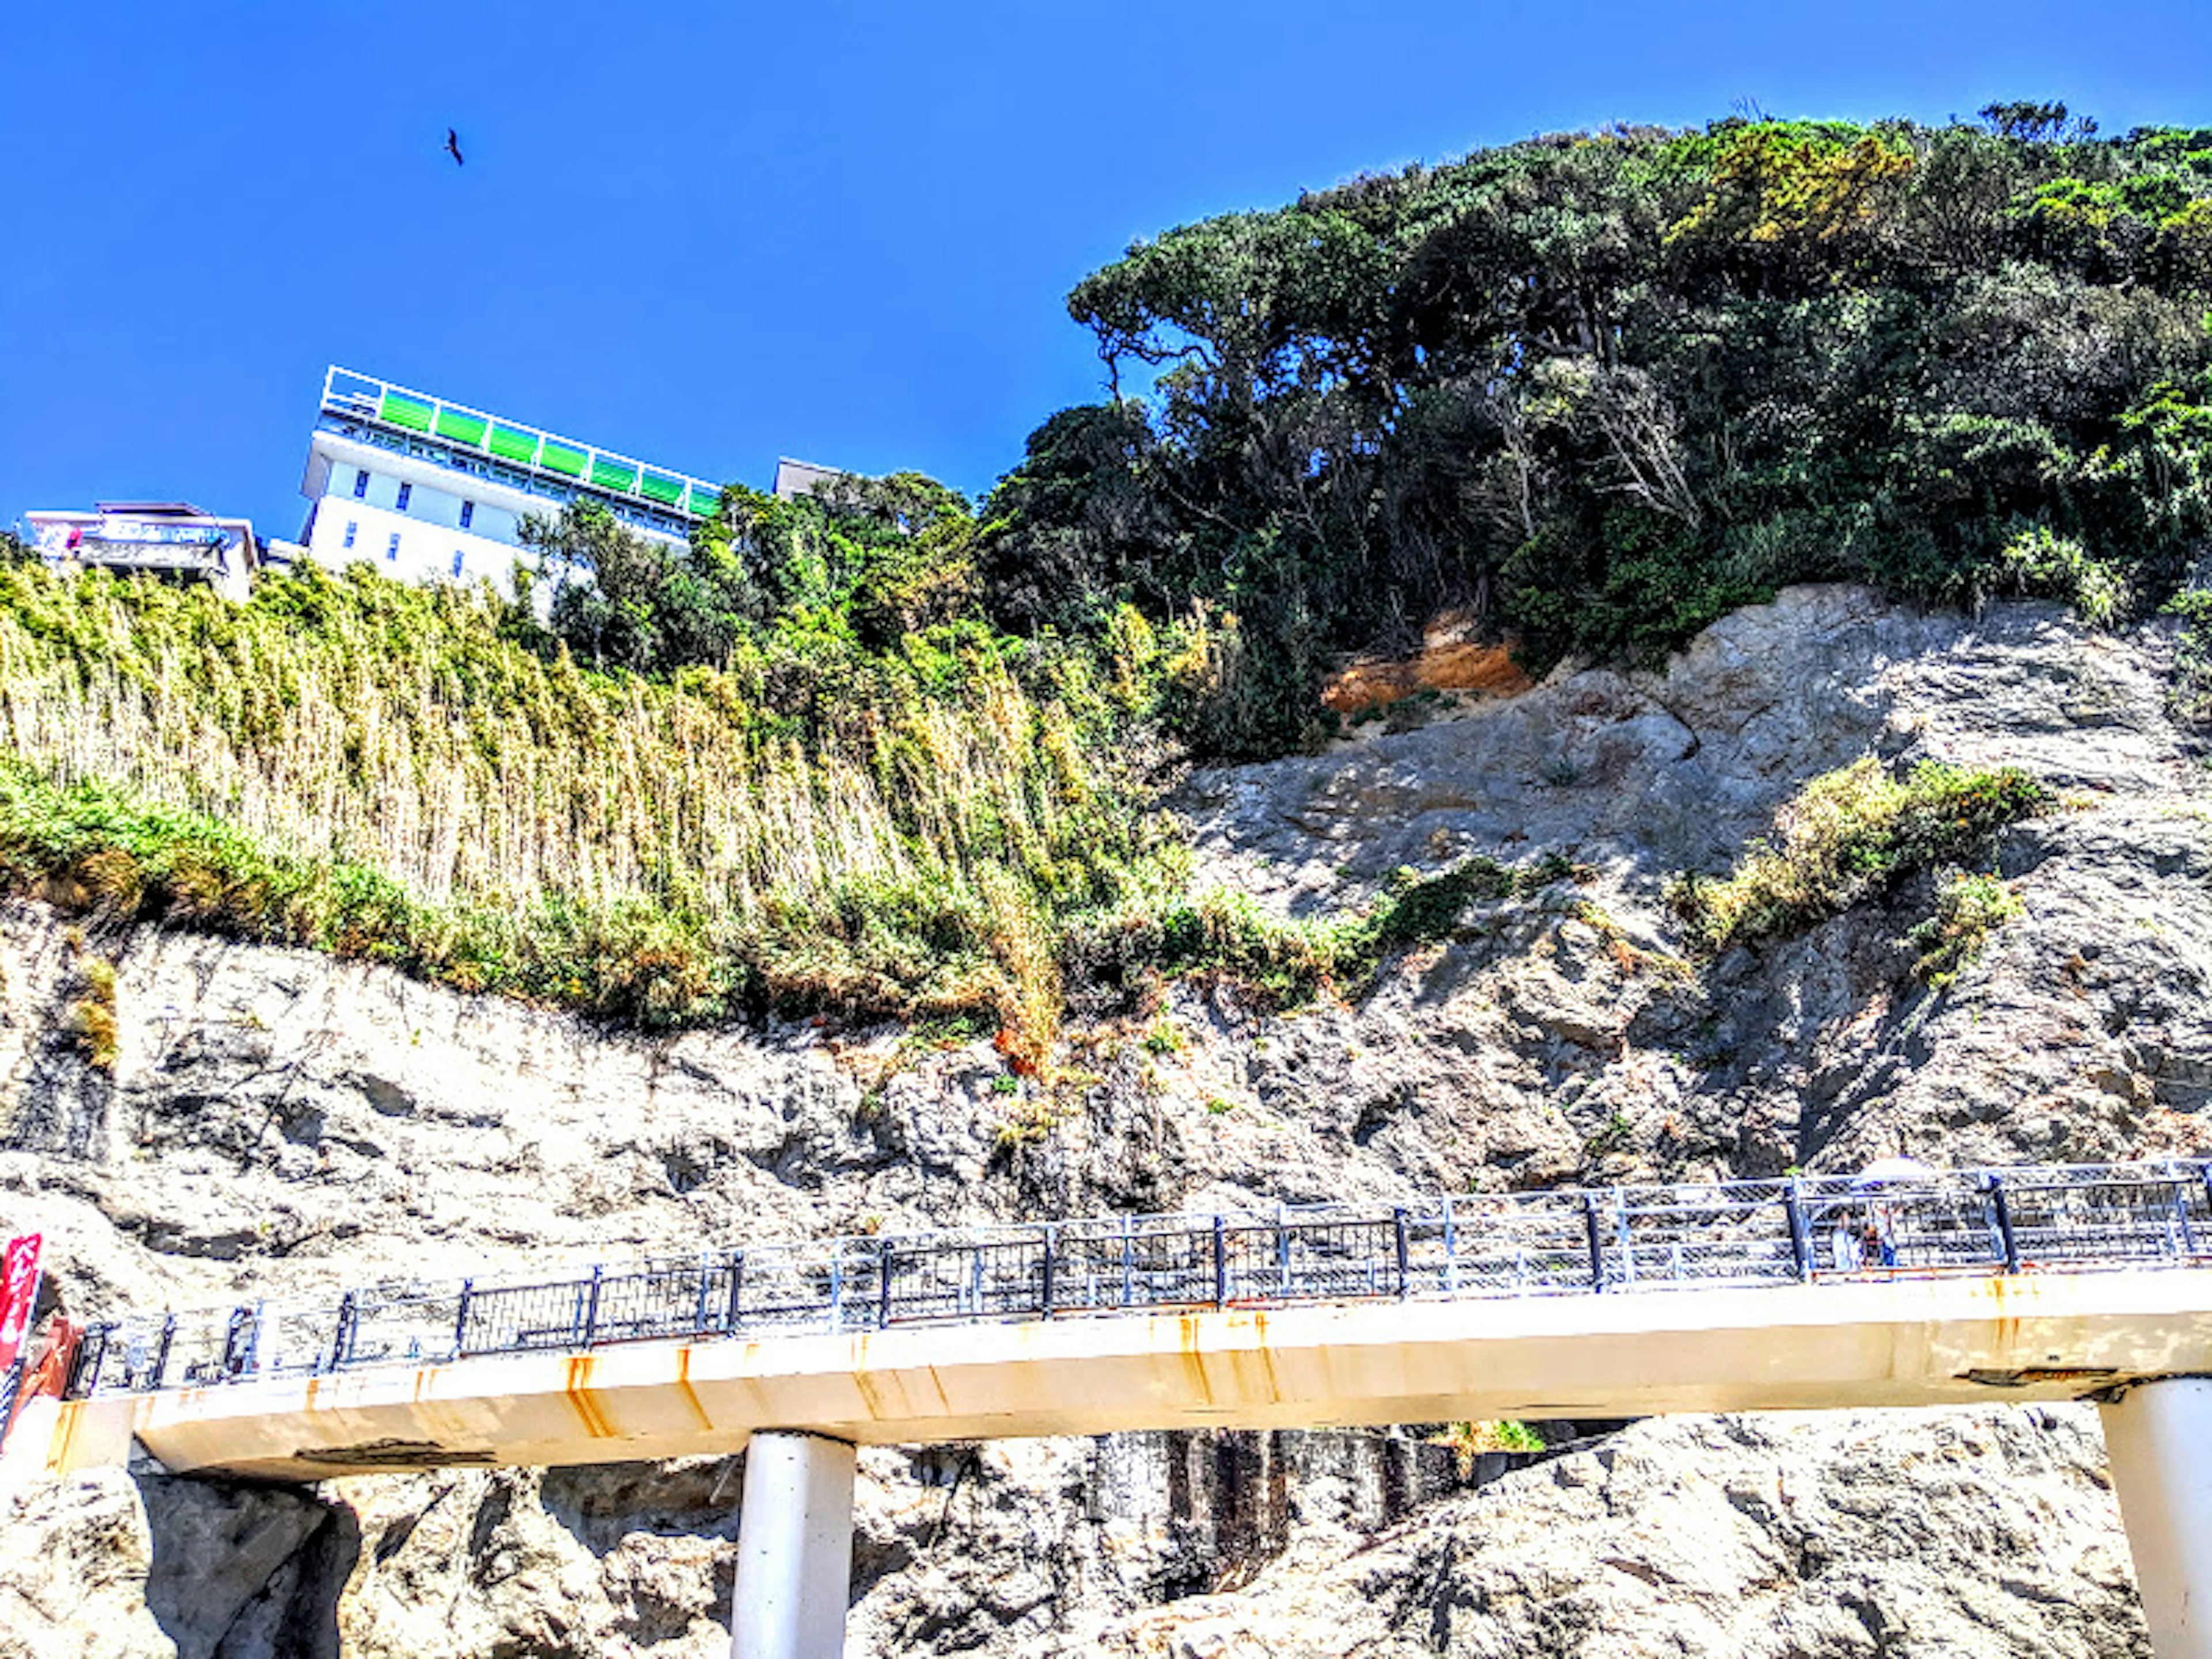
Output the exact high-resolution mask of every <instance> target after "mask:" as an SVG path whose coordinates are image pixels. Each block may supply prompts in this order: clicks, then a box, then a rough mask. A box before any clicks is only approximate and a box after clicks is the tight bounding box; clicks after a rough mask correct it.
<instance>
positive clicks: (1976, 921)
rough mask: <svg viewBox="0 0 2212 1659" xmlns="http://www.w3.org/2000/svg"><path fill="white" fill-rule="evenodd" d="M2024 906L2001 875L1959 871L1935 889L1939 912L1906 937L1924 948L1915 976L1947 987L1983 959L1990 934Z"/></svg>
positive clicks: (1920, 950)
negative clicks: (1983, 874)
mask: <svg viewBox="0 0 2212 1659" xmlns="http://www.w3.org/2000/svg"><path fill="white" fill-rule="evenodd" d="M2023 908H2024V907H2023V906H2022V905H2021V901H2020V896H2019V895H2018V894H2016V893H2015V892H2014V891H2013V890H2011V889H2010V888H2009V887H2008V886H2006V885H2005V884H2004V882H2003V881H2002V878H1999V877H1997V876H1995V875H1987V876H1978V875H1970V874H1967V873H1966V872H1954V874H1953V875H1952V876H1951V877H1950V878H1949V879H1948V880H1947V881H1946V882H1945V883H1944V884H1943V885H1942V887H1941V888H1939V889H1938V890H1937V891H1936V914H1935V915H1932V916H1930V917H1929V918H1928V919H1927V920H1926V921H1923V922H1920V923H1918V924H1917V925H1916V926H1915V927H1913V929H1912V930H1911V933H1907V934H1906V935H1905V938H1906V939H1908V940H1909V941H1910V942H1911V945H1912V946H1913V947H1914V948H1915V949H1916V950H1917V951H1919V952H1920V957H1919V960H1917V962H1915V963H1913V964H1912V973H1913V976H1914V977H1915V978H1916V979H1919V980H1922V981H1925V982H1926V983H1927V984H1928V985H1929V987H1931V988H1933V989H1935V990H1938V991H1941V990H1943V989H1945V988H1946V987H1948V986H1949V985H1951V984H1952V982H1953V981H1955V980H1956V979H1957V978H1958V977H1959V975H1960V974H1962V973H1964V972H1965V971H1966V969H1968V968H1970V967H1972V965H1973V964H1974V963H1977V962H1978V961H1979V960H1981V955H1982V947H1983V945H1984V944H1986V943H1987V942H1988V940H1989V937H1990V934H1991V933H1995V932H1996V930H1997V929H1998V928H1999V927H2002V925H2003V924H2004V923H2006V922H2007V921H2010V920H2012V918H2013V917H2015V916H2017V915H2020V914H2021V911H2022V909H2023Z"/></svg>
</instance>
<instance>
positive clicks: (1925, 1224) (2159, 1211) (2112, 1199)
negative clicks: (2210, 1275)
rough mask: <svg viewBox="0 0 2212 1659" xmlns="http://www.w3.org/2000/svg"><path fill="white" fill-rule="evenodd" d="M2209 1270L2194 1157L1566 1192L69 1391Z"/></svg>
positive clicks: (212, 1330)
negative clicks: (507, 1357)
mask: <svg viewBox="0 0 2212 1659" xmlns="http://www.w3.org/2000/svg"><path fill="white" fill-rule="evenodd" d="M1869 1230H1871V1235H1872V1236H1871V1237H1870V1238H1869ZM2203 1265H2212V1164H2207V1163H2205V1162H2203V1161H2197V1160H2165V1161H2160V1162H2156V1163H2142V1164H2098V1165H2065V1166H2045V1167H2028V1168H2012V1169H1990V1170H1960V1171H1953V1172H1948V1173H1942V1174H1931V1175H1929V1176H1926V1177H1923V1178H1914V1179H1911V1180H1905V1181H1898V1180H1893V1179H1892V1180H1883V1181H1876V1182H1870V1181H1869V1180H1867V1179H1866V1178H1865V1177H1857V1178H1854V1177H1850V1176H1805V1177H1802V1178H1797V1179H1790V1180H1780V1181H1747V1182H1724V1183H1721V1184H1717V1185H1711V1186H1674V1187H1618V1188H1601V1189H1561V1190H1555V1191H1551V1192H1541V1193H1523V1194H1508V1195H1498V1196H1488V1195H1483V1196H1461V1197H1450V1198H1440V1199H1433V1200H1427V1201H1425V1202H1421V1203H1416V1204H1407V1205H1397V1206H1388V1205H1384V1206H1377V1205H1364V1204H1323V1205H1312V1206H1296V1207H1289V1206H1286V1207H1284V1208H1281V1209H1277V1210H1274V1211H1272V1212H1261V1213H1247V1212H1237V1213H1228V1212H1224V1213H1218V1214H1197V1215H1194V1214H1184V1215H1170V1216H1144V1217H1139V1216H1122V1217H1116V1218H1101V1219H1092V1220H1080V1221H1064V1222H1048V1223H1040V1224H1037V1225H1030V1226H1006V1227H984V1228H963V1229H957V1230H950V1231H937V1232H924V1233H913V1234H905V1235H895V1236H894V1235H883V1236H873V1237H856V1238H840V1239H832V1240H827V1241H823V1242H821V1243H786V1244H770V1245H763V1246H755V1247H750V1248H744V1249H726V1250H715V1251H708V1252H704V1253H702V1254H700V1255H695V1256H684V1257H681V1258H664V1259H657V1260H647V1261H629V1262H623V1263H611V1264H600V1265H598V1266H594V1267H586V1268H580V1269H576V1270H574V1271H573V1272H568V1273H558V1274H555V1275H552V1276H547V1275H544V1274H538V1275H526V1276H516V1277H501V1278H497V1279H492V1278H485V1279H462V1280H459V1281H458V1282H448V1283H444V1284H435V1285H432V1284H416V1283H386V1284H382V1285H369V1286H364V1287H362V1288H360V1289H356V1290H352V1291H347V1292H346V1293H345V1294H344V1295H343V1296H341V1297H337V1298H335V1299H332V1298H328V1297H325V1298H323V1299H320V1300H318V1301H313V1302H264V1303H258V1304H246V1305H242V1306H238V1307H234V1308H228V1309H219V1310H202V1311H198V1312H193V1313H159V1314H142V1315H134V1316H131V1317H129V1318H126V1319H123V1320H119V1321H116V1322H110V1323H107V1324H105V1325H98V1326H94V1328H92V1329H91V1330H90V1331H88V1333H87V1334H86V1339H85V1341H84V1344H83V1346H82V1349H81V1350H80V1354H79V1358H78V1361H77V1364H76V1371H75V1374H74V1375H73V1376H72V1378H71V1381H70V1394H71V1395H72V1397H76V1398H87V1397H90V1396H93V1395H114V1394H126V1393H129V1394H137V1393H149V1392H152V1391H154V1390H157V1389H179V1388H194V1387H204V1386H207V1385H210V1384H215V1383H234V1382H242V1381H246V1380H250V1379H253V1378H258V1377H287V1376H320V1375H326V1374H330V1373H333V1372H341V1371H351V1370H358V1369H362V1368H366V1367H369V1366H375V1365H394V1364H445V1363H448V1362H451V1361H453V1360H457V1359H464V1358H478V1357H483V1356H487V1355H496V1354H518V1353H533V1352H580V1351H584V1350H588V1349H591V1348H593V1347H597V1346H605V1345H608V1344H613V1343H622V1342H638V1341H649V1340H666V1339H681V1340H714V1339H718V1338H723V1337H744V1338H759V1337H768V1336H775V1335H781V1334H792V1335H797V1334H820V1333H824V1332H830V1333H835V1332H840V1331H857V1330H866V1329H884V1328H892V1327H903V1326H911V1325H922V1324H932V1323H945V1324H951V1323H961V1322H971V1323H972V1322H1003V1321H1009V1320H1034V1319H1056V1318H1068V1317H1097V1316H1115V1315H1126V1314H1140V1313H1152V1312H1158V1311H1164V1310H1192V1309H1208V1308H1212V1309H1225V1308H1245V1307H1282V1306H1288V1305H1292V1304H1300V1303H1341V1302H1352V1301H1363V1300H1375V1299H1400V1300H1412V1299H1416V1298H1420V1299H1458V1298H1471V1297H1545V1296H1549V1297H1557V1296H1588V1295H1619V1294H1625V1293H1633V1292H1656V1291H1680V1290H1692V1289H1698V1288H1701V1287H1711V1286H1715V1285H1729V1286H1757V1285H1805V1284H1814V1285H1818V1284H1823V1283H1833V1282H1838V1281H1843V1282H1862V1283H1863V1282H1865V1281H1867V1280H1868V1279H1893V1278H1911V1277H1925V1276H1929V1275H1937V1274H1993V1273H2033V1272H2069V1273H2070V1272H2086V1271H2098V1270H2109V1269H2114V1268H2142V1267H2187V1266H2203Z"/></svg>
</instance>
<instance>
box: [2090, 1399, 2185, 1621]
mask: <svg viewBox="0 0 2212 1659" xmlns="http://www.w3.org/2000/svg"><path fill="white" fill-rule="evenodd" d="M2100 1410H2101V1413H2102V1415H2103V1417H2104V1419H2105V1448H2106V1452H2107V1454H2108V1455H2110V1457H2111V1459H2112V1485H2113V1487H2114V1489H2115V1490H2116V1491H2117V1492H2118V1493H2119V1498H2120V1518H2121V1519H2122V1520H2123V1521H2124V1522H2126V1523H2127V1529H2128V1550H2129V1553H2130V1554H2132V1555H2133V1556H2134V1557H2135V1559H2136V1585H2137V1587H2138V1588H2139V1589H2141V1590H2142V1604H2143V1613H2144V1614H2145V1616H2146V1617H2147V1618H2148V1620H2149V1621H2150V1644H2151V1651H2152V1652H2153V1653H2154V1654H2155V1655H2156V1656H2157V1659H2212V1377H2208V1376H2171V1377H2163V1378H2160V1380H2159V1381H2157V1382H2154V1383H2138V1384H2136V1386H2135V1387H2133V1388H2131V1389H2127V1390H2126V1391H2125V1392H2124V1393H2123V1394H2121V1395H2118V1397H2117V1398H2116V1399H2112V1400H2109V1401H2106V1402H2105V1404H2104V1405H2103V1407H2101V1408H2100Z"/></svg>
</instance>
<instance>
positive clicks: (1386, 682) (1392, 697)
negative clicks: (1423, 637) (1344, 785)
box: [1321, 629, 1535, 714]
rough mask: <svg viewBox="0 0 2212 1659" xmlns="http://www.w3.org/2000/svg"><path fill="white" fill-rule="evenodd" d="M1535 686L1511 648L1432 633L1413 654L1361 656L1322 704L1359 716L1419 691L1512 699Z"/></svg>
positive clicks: (1328, 688) (1335, 680) (1333, 681)
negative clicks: (1423, 644)
mask: <svg viewBox="0 0 2212 1659" xmlns="http://www.w3.org/2000/svg"><path fill="white" fill-rule="evenodd" d="M1534 684H1535V682H1534V680H1532V679H1530V678H1528V676H1527V675H1526V674H1524V673H1522V671H1521V670H1520V669H1519V668H1518V667H1517V666H1516V665H1515V663H1514V661H1513V657H1512V652H1511V647H1508V646H1503V645H1473V644H1469V643H1468V641H1465V640H1458V639H1449V638H1446V639H1438V638H1437V636H1436V630H1433V629H1432V630H1431V633H1430V642H1429V643H1428V644H1427V645H1425V646H1424V647H1422V648H1421V650H1420V652H1419V653H1418V654H1416V655H1414V656H1411V657H1395V658H1379V657H1378V658H1365V659H1362V660H1360V661H1358V662H1355V663H1353V664H1352V665H1350V666H1348V667H1346V668H1344V669H1341V670H1340V671H1338V672H1337V673H1335V674H1334V675H1332V676H1331V677H1330V678H1329V681H1328V684H1327V685H1325V686H1323V687H1322V693H1321V700H1322V702H1324V703H1326V704H1328V707H1330V708H1334V710H1335V711H1336V712H1337V713H1338V714H1361V713H1364V711H1366V710H1367V709H1370V708H1379V707H1380V706H1381V705H1383V703H1386V702H1396V701H1397V700H1398V699H1399V698H1401V697H1406V696H1412V695H1413V693H1414V692H1416V691H1420V690H1431V691H1480V692H1483V693H1485V694H1486V695H1487V696H1493V697H1517V696H1520V695H1521V693H1522V692H1523V691H1526V690H1528V688H1529V687H1530V686H1532V685H1534Z"/></svg>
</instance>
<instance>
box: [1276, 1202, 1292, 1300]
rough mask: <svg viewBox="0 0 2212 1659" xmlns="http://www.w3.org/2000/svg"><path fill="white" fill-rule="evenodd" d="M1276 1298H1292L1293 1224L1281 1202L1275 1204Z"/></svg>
mask: <svg viewBox="0 0 2212 1659" xmlns="http://www.w3.org/2000/svg"><path fill="white" fill-rule="evenodd" d="M1275 1299H1276V1300H1277V1301H1279V1302H1288V1301H1289V1300H1290V1299H1291V1225H1290V1221H1289V1219H1288V1218H1287V1215H1286V1214H1285V1210H1284V1208H1283V1206H1281V1205H1279V1204H1278V1205H1277V1206H1275Z"/></svg>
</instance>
